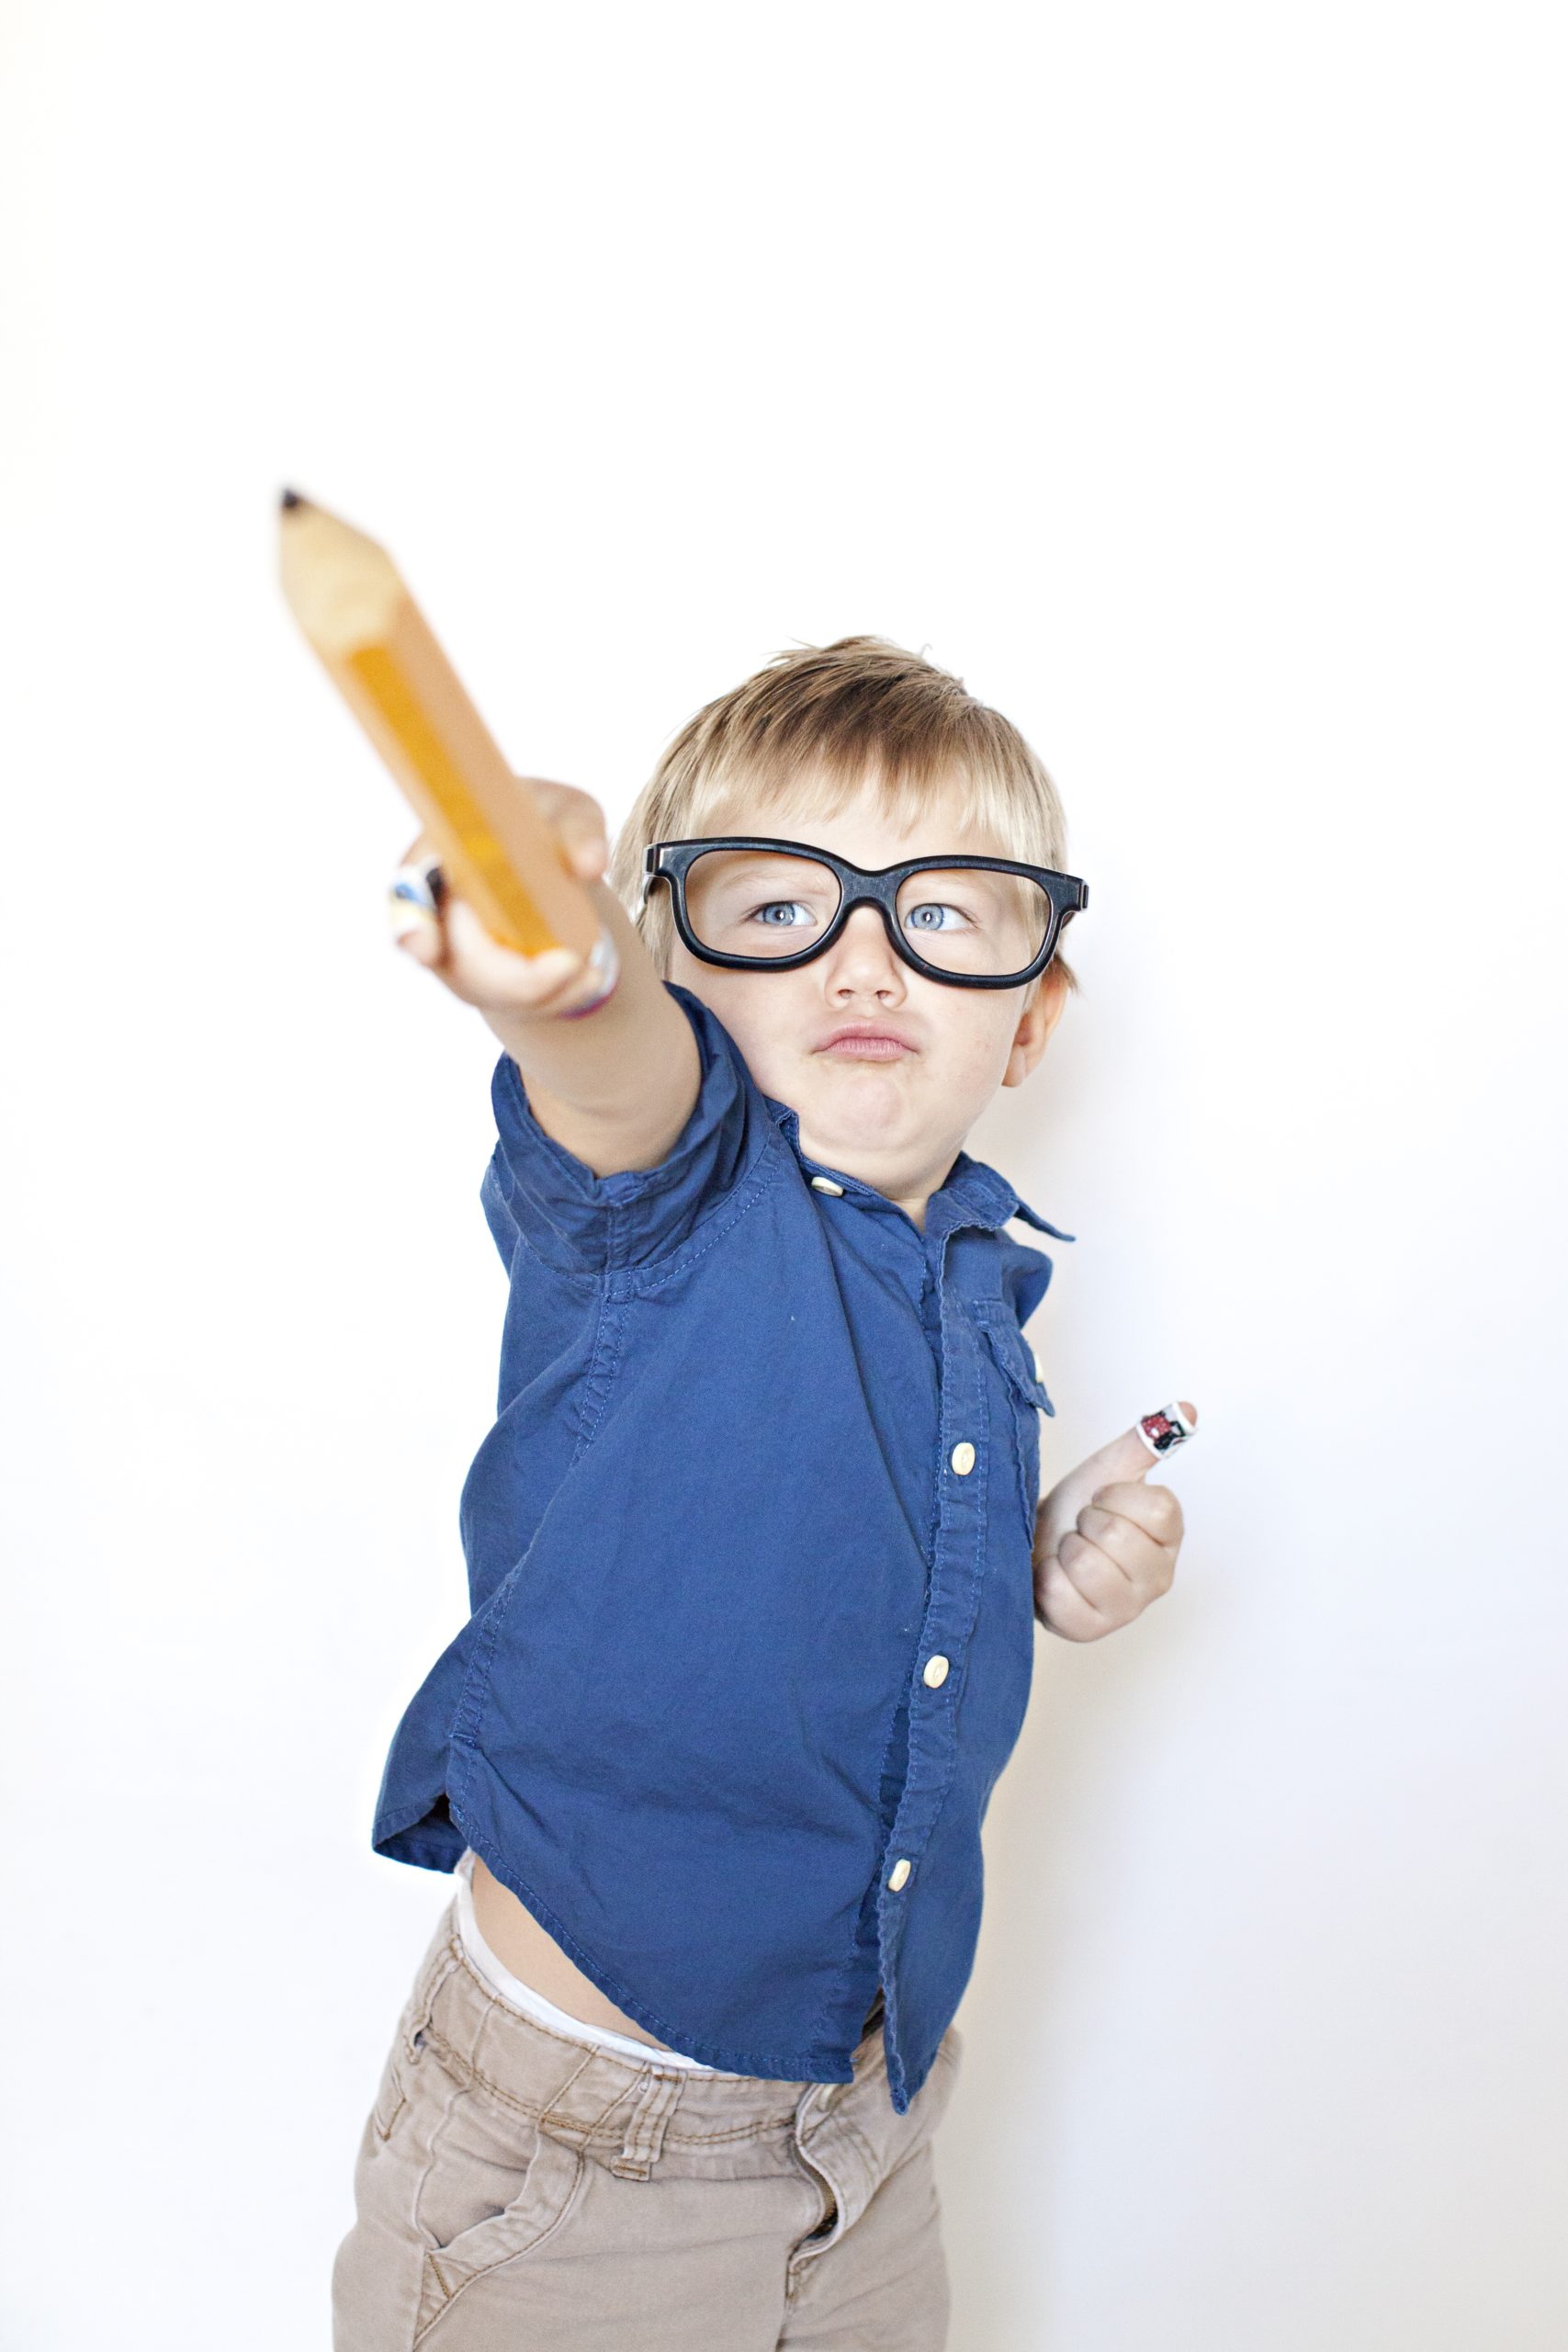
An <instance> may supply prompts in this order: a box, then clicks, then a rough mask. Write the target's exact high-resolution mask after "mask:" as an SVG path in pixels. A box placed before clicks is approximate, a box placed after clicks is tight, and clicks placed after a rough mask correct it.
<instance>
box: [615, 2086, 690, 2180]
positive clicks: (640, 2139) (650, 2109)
mask: <svg viewBox="0 0 1568 2352" xmlns="http://www.w3.org/2000/svg"><path fill="white" fill-rule="evenodd" d="M680 2098H681V2077H680V2075H660V2074H658V2073H654V2072H650V2073H649V2077H648V2080H647V2081H646V2082H645V2083H644V2085H643V2086H642V2088H641V2090H640V2091H638V2093H637V2101H636V2104H635V2105H634V2106H633V2109H632V2111H631V2120H630V2121H629V2122H628V2123H627V2125H626V2139H625V2140H624V2142H623V2143H622V2145H621V2153H620V2154H619V2155H618V2156H616V2157H615V2160H614V2162H613V2163H612V2164H611V2166H610V2170H611V2171H612V2172H613V2173H617V2174H619V2176H620V2177H621V2178H622V2179H623V2180H646V2179H647V2178H648V2176H649V2173H650V2172H651V2171H652V2170H653V2167H654V2165H656V2164H657V2163H658V2161H659V2157H660V2151H661V2150H662V2148H663V2146H664V2127H665V2125H666V2124H667V2123H668V2122H669V2120H670V2118H671V2115H673V2113H674V2112H675V2109H676V2107H677V2106H678V2104H679V2102H680Z"/></svg>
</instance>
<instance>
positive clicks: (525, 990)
mask: <svg viewBox="0 0 1568 2352" xmlns="http://www.w3.org/2000/svg"><path fill="white" fill-rule="evenodd" d="M518 781H519V785H520V787H521V788H522V789H524V790H525V791H526V792H527V793H528V794H529V795H530V796H531V797H532V798H533V801H534V803H535V805H536V807H537V809H539V812H540V814H541V815H542V816H543V817H544V819H545V820H546V821H547V824H548V825H549V827H550V829H551V831H553V833H554V834H555V836H556V838H557V840H558V842H559V843H560V849H561V857H562V862H563V864H564V865H567V867H568V869H569V870H570V872H571V873H573V874H575V875H577V876H579V877H580V879H581V881H582V882H584V883H585V884H589V885H592V884H594V883H596V882H598V881H599V880H600V879H601V877H602V876H603V875H604V869H605V867H606V865H608V863H609V855H610V845H609V841H608V838H607V836H606V832H605V827H604V810H603V809H601V808H600V806H599V803H598V802H597V801H596V800H595V799H594V798H593V797H592V794H591V793H587V792H581V791H580V790H578V788H577V787H576V786H574V785H570V784H548V783H546V782H544V781H542V780H541V779H540V778H538V777H536V776H529V777H525V778H519V779H518ZM387 919H388V923H389V928H390V931H391V934H392V937H393V939H394V941H395V942H396V943H397V944H398V945H399V946H400V947H402V948H404V949H406V950H407V952H408V954H409V955H411V956H412V957H413V958H414V960H415V962H416V963H420V964H423V965H424V966H425V967H427V969H429V970H430V971H433V972H434V974H435V975H436V977H437V978H438V979H441V980H444V981H445V982H446V986H447V987H448V988H449V989H451V991H452V993H453V995H454V996H457V997H460V998H461V999H462V1001H463V1002H464V1003H465V1004H471V1005H473V1006H475V1007H476V1008H477V1010H478V1011H479V1012H482V1013H485V1014H487V1015H491V1014H493V1015H497V1016H499V1017H501V1018H503V1019H505V1020H508V1021H514V1020H518V1019H524V1020H525V1019H527V1018H529V1017H530V1016H531V1015H537V1016H539V1017H540V1018H549V1019H551V1020H554V1019H556V1018H558V1017H559V1016H561V1015H563V1014H564V1015H570V1014H571V1013H573V1012H586V1011H587V1010H588V1008H589V1007H590V1006H591V1005H593V1004H596V1003H599V1002H600V1001H602V1000H603V999H604V996H605V995H606V994H607V993H608V990H609V989H610V987H611V986H612V985H613V983H614V980H615V971H614V969H613V961H614V950H613V945H612V944H611V942H610V939H609V934H608V933H607V932H604V933H601V943H602V945H603V946H604V947H608V948H610V955H611V966H612V967H607V966H606V964H605V961H604V956H603V955H598V956H596V955H595V954H594V953H592V952H591V953H590V955H588V956H581V955H578V954H577V953H576V952H575V951H574V950H573V949H571V948H569V947H550V948H546V949H544V950H543V951H542V952H541V953H539V954H537V955H533V956H529V955H525V954H522V953H520V952H518V951H516V950H513V948H510V947H505V946H502V944H501V942H500V941H499V940H498V939H495V938H494V937H492V935H491V933H490V932H489V931H487V930H486V928H485V926H484V924H483V923H482V922H480V921H479V917H478V915H477V914H476V913H475V912H474V910H473V909H472V908H471V907H470V906H469V905H468V902H467V901H466V900H465V899H462V898H460V897H459V896H458V894H457V891H456V890H455V889H454V888H453V886H452V883H451V880H450V877H449V876H447V875H446V872H445V869H444V868H443V867H442V865H441V864H440V861H439V854H438V852H437V851H436V848H435V844H434V842H432V840H431V838H430V836H429V835H428V834H427V833H423V832H421V833H419V834H417V835H416V836H415V838H414V839H413V841H412V842H410V844H409V847H408V849H407V850H406V851H405V852H404V854H403V860H402V863H401V865H400V866H399V868H398V870H397V872H396V874H395V875H394V876H393V877H392V880H391V883H390V885H389V888H388V892H387Z"/></svg>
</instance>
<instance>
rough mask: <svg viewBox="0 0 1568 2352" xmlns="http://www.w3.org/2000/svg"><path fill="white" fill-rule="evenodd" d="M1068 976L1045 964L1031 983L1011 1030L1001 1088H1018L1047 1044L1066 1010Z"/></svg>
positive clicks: (1051, 965)
mask: <svg viewBox="0 0 1568 2352" xmlns="http://www.w3.org/2000/svg"><path fill="white" fill-rule="evenodd" d="M1066 1002H1067V976H1066V972H1064V971H1063V969H1062V967H1061V966H1060V965H1059V964H1055V963H1052V964H1047V966H1046V967H1045V969H1044V970H1043V972H1042V973H1041V975H1040V978H1038V979H1037V980H1032V981H1031V982H1030V984H1029V989H1028V990H1027V992H1026V994H1025V997H1024V1006H1023V1011H1022V1012H1021V1013H1020V1014H1019V1017H1018V1027H1017V1028H1016V1029H1015V1030H1014V1031H1013V1037H1012V1050H1011V1052H1010V1054H1009V1056H1008V1063H1007V1068H1006V1069H1004V1070H1003V1072H1002V1084H1003V1085H1004V1086H1021V1085H1022V1084H1023V1081H1024V1080H1025V1079H1026V1078H1027V1077H1028V1076H1029V1073H1030V1071H1031V1070H1032V1069H1033V1068H1034V1065H1035V1063H1036V1062H1037V1061H1038V1060H1039V1059H1040V1057H1041V1055H1042V1054H1043V1052H1044V1051H1045V1047H1046V1046H1047V1044H1048V1043H1049V1042H1050V1036H1051V1032H1052V1030H1053V1029H1055V1026H1056V1023H1057V1022H1058V1021H1060V1019H1061V1017H1062V1014H1063V1012H1065V1011H1066Z"/></svg>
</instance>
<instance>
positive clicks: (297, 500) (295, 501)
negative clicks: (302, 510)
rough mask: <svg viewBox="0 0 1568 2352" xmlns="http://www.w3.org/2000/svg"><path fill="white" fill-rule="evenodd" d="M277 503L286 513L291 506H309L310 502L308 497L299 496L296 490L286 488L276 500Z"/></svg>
mask: <svg viewBox="0 0 1568 2352" xmlns="http://www.w3.org/2000/svg"><path fill="white" fill-rule="evenodd" d="M278 503H279V504H280V505H281V507H282V509H283V511H284V513H285V514H286V515H287V514H288V512H289V510H290V508H291V507H295V506H309V504H310V500H309V499H308V498H301V497H300V495H299V492H298V491H297V490H286V491H285V492H284V493H283V496H282V498H281V499H280V500H279V501H278Z"/></svg>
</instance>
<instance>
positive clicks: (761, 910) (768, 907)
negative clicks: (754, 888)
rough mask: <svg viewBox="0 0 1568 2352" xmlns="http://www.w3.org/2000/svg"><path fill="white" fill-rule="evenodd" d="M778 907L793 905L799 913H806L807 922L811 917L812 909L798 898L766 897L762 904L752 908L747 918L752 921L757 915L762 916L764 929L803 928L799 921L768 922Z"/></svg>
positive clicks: (784, 929) (791, 929)
mask: <svg viewBox="0 0 1568 2352" xmlns="http://www.w3.org/2000/svg"><path fill="white" fill-rule="evenodd" d="M776 907H793V908H794V909H795V911H796V912H797V913H799V914H804V915H805V916H806V918H807V922H809V921H810V919H811V910H810V909H809V908H808V907H803V906H802V905H801V903H800V900H799V899H764V900H763V902H762V904H761V906H759V907H753V908H752V910H751V913H750V914H749V915H748V916H747V918H746V920H747V922H751V921H752V919H753V917H755V916H757V915H761V916H762V918H763V922H762V926H761V927H762V929H763V930H764V931H798V930H799V929H800V928H801V926H800V925H799V924H798V923H795V922H768V921H767V917H768V916H769V915H771V914H772V913H773V910H774V909H775V908H776Z"/></svg>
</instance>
